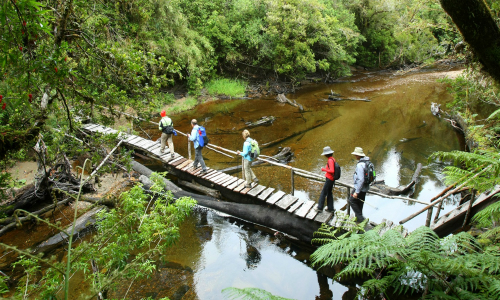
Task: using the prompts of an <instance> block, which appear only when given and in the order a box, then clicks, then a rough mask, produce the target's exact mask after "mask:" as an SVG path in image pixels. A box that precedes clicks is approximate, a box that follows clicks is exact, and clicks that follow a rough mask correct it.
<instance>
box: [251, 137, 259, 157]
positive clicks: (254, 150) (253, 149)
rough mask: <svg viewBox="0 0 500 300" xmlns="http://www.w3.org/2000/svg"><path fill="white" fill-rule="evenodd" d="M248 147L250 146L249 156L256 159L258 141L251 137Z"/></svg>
mask: <svg viewBox="0 0 500 300" xmlns="http://www.w3.org/2000/svg"><path fill="white" fill-rule="evenodd" d="M250 147H251V148H250V157H251V158H252V159H256V158H257V157H258V156H259V155H260V148H259V143H258V142H257V141H256V140H254V139H251V141H250Z"/></svg>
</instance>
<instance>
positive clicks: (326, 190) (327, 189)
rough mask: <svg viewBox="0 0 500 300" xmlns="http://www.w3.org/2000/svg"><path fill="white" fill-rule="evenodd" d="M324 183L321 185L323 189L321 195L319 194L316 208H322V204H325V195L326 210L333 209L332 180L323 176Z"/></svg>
mask: <svg viewBox="0 0 500 300" xmlns="http://www.w3.org/2000/svg"><path fill="white" fill-rule="evenodd" d="M325 179H326V181H325V184H324V185H323V189H322V190H321V195H319V201H318V209H319V210H322V209H323V206H324V204H325V197H326V206H327V207H328V210H331V211H333V194H332V189H333V183H334V182H333V181H332V180H330V179H328V178H325Z"/></svg>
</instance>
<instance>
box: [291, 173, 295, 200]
mask: <svg viewBox="0 0 500 300" xmlns="http://www.w3.org/2000/svg"><path fill="white" fill-rule="evenodd" d="M291 171H292V172H291V177H292V196H294V193H295V182H294V178H293V177H294V176H293V173H294V172H293V169H291Z"/></svg>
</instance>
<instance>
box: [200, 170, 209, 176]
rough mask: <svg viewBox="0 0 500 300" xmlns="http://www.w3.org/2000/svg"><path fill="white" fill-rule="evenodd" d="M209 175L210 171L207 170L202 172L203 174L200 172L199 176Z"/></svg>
mask: <svg viewBox="0 0 500 300" xmlns="http://www.w3.org/2000/svg"><path fill="white" fill-rule="evenodd" d="M207 173H208V171H207V170H201V172H200V174H199V175H200V176H203V175H205V174H207Z"/></svg>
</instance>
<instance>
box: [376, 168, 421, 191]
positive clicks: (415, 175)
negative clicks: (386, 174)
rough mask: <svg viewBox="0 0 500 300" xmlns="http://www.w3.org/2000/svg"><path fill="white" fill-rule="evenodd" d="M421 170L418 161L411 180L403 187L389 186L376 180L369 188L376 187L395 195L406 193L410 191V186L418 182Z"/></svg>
mask: <svg viewBox="0 0 500 300" xmlns="http://www.w3.org/2000/svg"><path fill="white" fill-rule="evenodd" d="M421 171H422V164H421V163H419V164H418V165H417V169H416V170H415V173H413V177H412V180H411V182H410V183H409V184H407V185H406V186H405V187H402V188H393V187H390V186H387V185H385V184H383V181H379V182H376V183H375V184H373V185H372V187H371V188H374V189H375V188H376V189H378V190H379V191H380V192H381V193H384V194H387V195H391V196H395V195H402V194H407V193H408V192H410V190H411V189H412V187H413V186H414V185H415V184H416V183H417V182H418V177H419V175H420V172H421Z"/></svg>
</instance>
